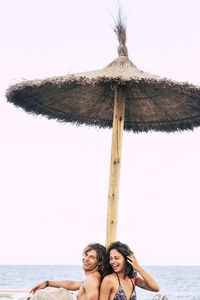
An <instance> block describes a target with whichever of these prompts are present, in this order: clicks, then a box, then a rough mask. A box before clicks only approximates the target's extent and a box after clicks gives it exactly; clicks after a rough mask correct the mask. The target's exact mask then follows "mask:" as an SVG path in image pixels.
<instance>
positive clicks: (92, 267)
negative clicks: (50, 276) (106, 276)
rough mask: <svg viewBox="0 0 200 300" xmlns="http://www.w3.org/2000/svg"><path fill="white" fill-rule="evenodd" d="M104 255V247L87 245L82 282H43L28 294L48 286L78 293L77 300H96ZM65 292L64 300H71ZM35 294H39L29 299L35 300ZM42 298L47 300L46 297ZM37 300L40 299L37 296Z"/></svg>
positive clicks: (71, 297)
mask: <svg viewBox="0 0 200 300" xmlns="http://www.w3.org/2000/svg"><path fill="white" fill-rule="evenodd" d="M105 255H106V249H105V247H104V246H102V245H100V244H98V243H96V244H89V245H88V246H87V247H86V248H85V249H84V251H83V257H82V268H83V271H84V273H85V279H84V281H72V280H63V281H44V282H42V283H40V284H38V285H36V286H35V287H34V288H33V289H32V290H31V291H30V293H33V294H35V292H36V291H38V290H41V289H44V288H46V287H48V286H50V287H55V288H64V289H66V290H69V291H78V294H77V298H76V299H77V300H98V299H99V287H100V282H101V275H102V273H103V270H104V266H105ZM66 290H64V292H65V293H67V294H66V295H65V299H66V300H67V299H69V300H73V299H74V298H73V296H72V294H71V293H70V292H68V291H66ZM37 294H38V295H39V293H36V294H35V295H34V296H33V297H32V298H31V299H33V300H37ZM44 298H45V299H47V298H48V297H44ZM55 298H57V297H55ZM38 299H42V297H41V296H39V297H38ZM58 299H59V295H58Z"/></svg>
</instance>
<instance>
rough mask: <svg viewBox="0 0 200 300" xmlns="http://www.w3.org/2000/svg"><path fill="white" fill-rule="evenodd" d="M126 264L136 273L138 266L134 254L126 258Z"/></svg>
mask: <svg viewBox="0 0 200 300" xmlns="http://www.w3.org/2000/svg"><path fill="white" fill-rule="evenodd" d="M127 262H128V263H129V264H130V265H131V266H132V267H133V268H134V269H135V270H136V271H138V269H139V268H140V265H139V263H138V261H137V259H136V257H135V255H134V254H131V255H128V256H127Z"/></svg>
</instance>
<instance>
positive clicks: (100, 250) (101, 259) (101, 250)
mask: <svg viewBox="0 0 200 300" xmlns="http://www.w3.org/2000/svg"><path fill="white" fill-rule="evenodd" d="M90 250H95V251H96V252H97V260H98V271H99V273H100V274H101V276H102V275H103V273H104V269H105V262H106V248H105V247H104V246H103V245H101V244H99V243H93V244H89V245H87V246H86V247H85V249H84V250H83V253H87V252H88V251H90Z"/></svg>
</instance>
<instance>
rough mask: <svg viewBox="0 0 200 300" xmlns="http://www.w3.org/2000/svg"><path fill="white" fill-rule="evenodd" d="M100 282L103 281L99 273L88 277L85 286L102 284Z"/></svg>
mask: <svg viewBox="0 0 200 300" xmlns="http://www.w3.org/2000/svg"><path fill="white" fill-rule="evenodd" d="M100 281H101V275H100V274H99V272H94V273H90V274H88V275H86V277H85V280H84V284H90V283H96V284H100Z"/></svg>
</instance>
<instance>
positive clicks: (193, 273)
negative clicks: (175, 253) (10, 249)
mask: <svg viewBox="0 0 200 300" xmlns="http://www.w3.org/2000/svg"><path fill="white" fill-rule="evenodd" d="M143 268H144V269H145V270H146V271H147V272H148V273H150V274H151V275H152V276H153V277H154V278H155V279H156V281H157V282H158V284H159V285H160V287H161V290H160V292H159V293H160V294H163V295H167V297H168V299H169V300H200V266H143ZM83 278H84V274H83V271H82V269H81V266H77V265H76V266H73V265H0V289H9V288H12V289H14V288H17V289H24V288H25V289H31V288H32V287H33V286H35V285H36V284H38V283H40V282H42V281H45V280H65V279H70V280H83ZM136 292H137V300H152V299H153V297H154V296H155V295H156V293H153V292H149V291H145V290H142V289H140V288H137V287H136ZM1 299H7V298H1ZM9 299H10V298H9ZM15 299H16V298H15Z"/></svg>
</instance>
